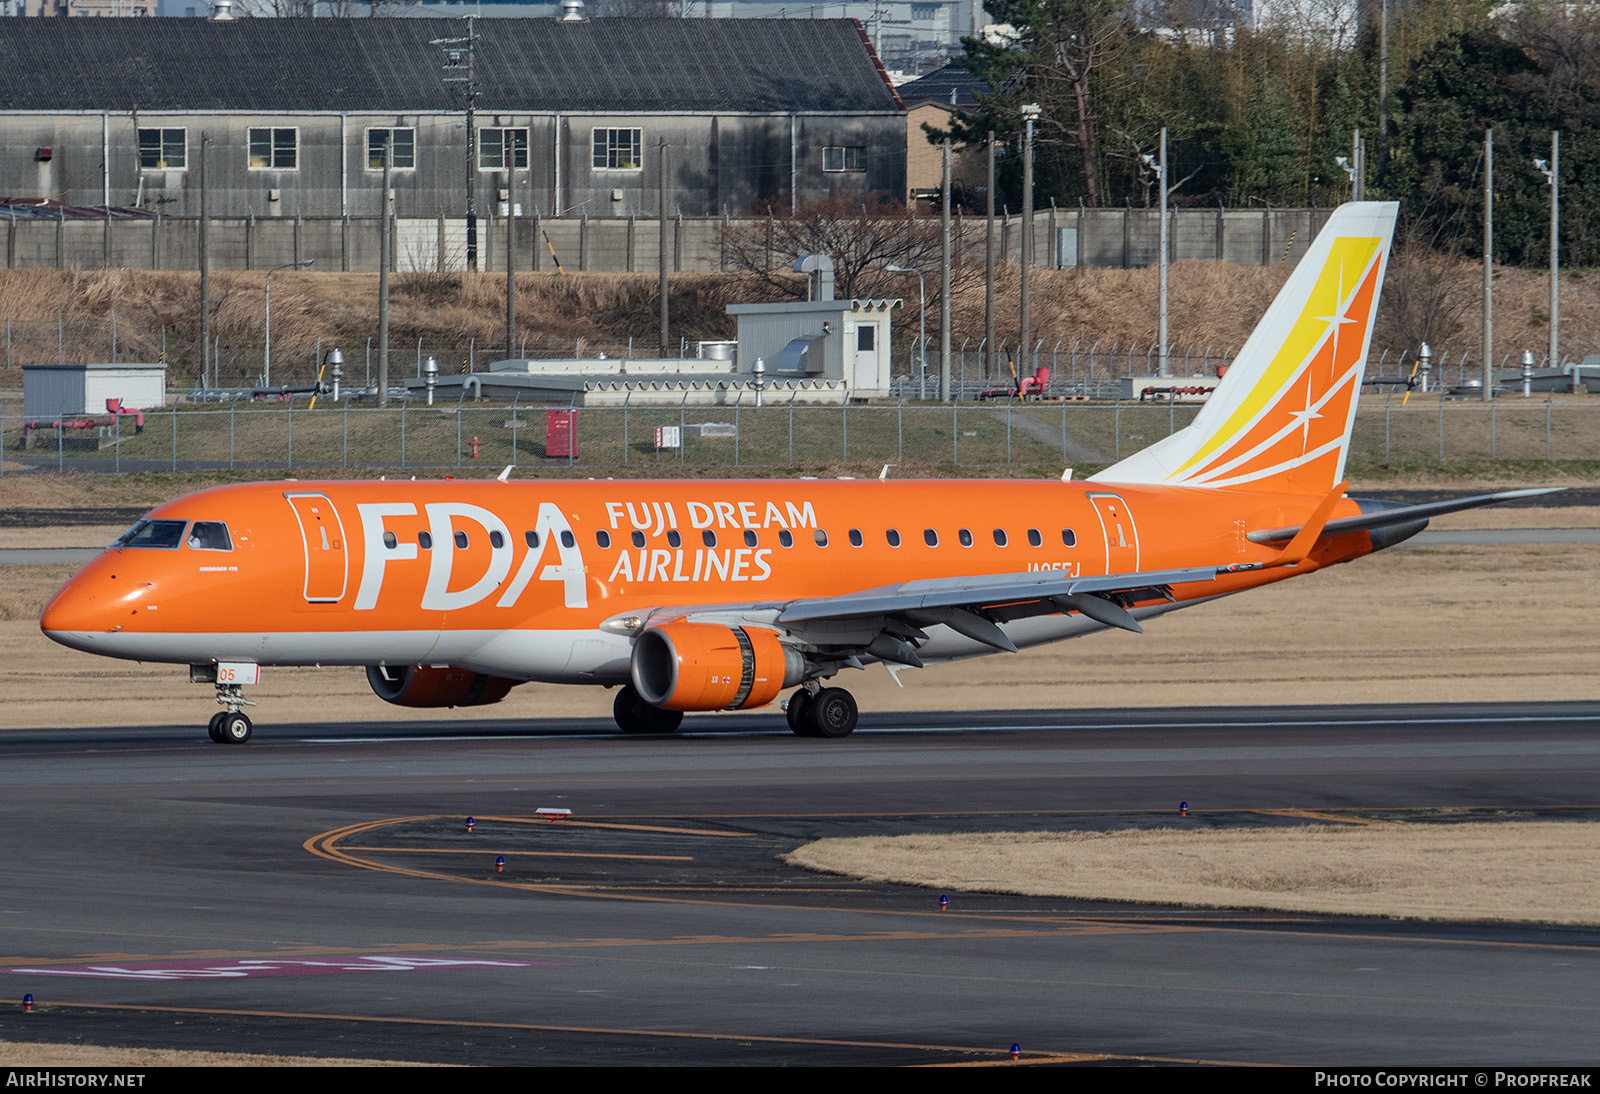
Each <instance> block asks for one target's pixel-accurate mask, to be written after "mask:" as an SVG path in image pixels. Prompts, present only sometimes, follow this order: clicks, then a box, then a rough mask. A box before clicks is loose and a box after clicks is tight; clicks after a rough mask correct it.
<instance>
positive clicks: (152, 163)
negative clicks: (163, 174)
mask: <svg viewBox="0 0 1600 1094" xmlns="http://www.w3.org/2000/svg"><path fill="white" fill-rule="evenodd" d="M188 132H189V131H188V130H186V129H141V130H139V166H140V167H142V168H144V169H145V170H148V171H160V170H167V169H172V170H178V171H181V170H183V169H184V168H185V167H187V166H188V151H189V138H188Z"/></svg>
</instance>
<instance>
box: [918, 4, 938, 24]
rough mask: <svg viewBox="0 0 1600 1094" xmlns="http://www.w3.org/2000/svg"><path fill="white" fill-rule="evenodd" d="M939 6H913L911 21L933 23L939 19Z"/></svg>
mask: <svg viewBox="0 0 1600 1094" xmlns="http://www.w3.org/2000/svg"><path fill="white" fill-rule="evenodd" d="M939 7H940V5H938V4H912V5H911V21H912V22H913V23H931V22H933V21H934V20H935V19H937V18H939Z"/></svg>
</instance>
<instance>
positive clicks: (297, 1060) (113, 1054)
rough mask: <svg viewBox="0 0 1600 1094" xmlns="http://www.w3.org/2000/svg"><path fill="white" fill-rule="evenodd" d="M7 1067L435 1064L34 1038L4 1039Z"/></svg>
mask: <svg viewBox="0 0 1600 1094" xmlns="http://www.w3.org/2000/svg"><path fill="white" fill-rule="evenodd" d="M0 1063H3V1064H4V1065H5V1066H6V1067H96V1068H106V1067H117V1068H131V1067H432V1066H445V1065H432V1064H412V1063H399V1062H396V1061H394V1060H341V1059H336V1058H333V1057H322V1056H258V1055H253V1054H250V1053H244V1052H187V1051H179V1050H177V1049H166V1048H106V1047H101V1046H98V1045H61V1044H49V1043H43V1042H41V1043H38V1044H35V1043H33V1042H31V1041H0Z"/></svg>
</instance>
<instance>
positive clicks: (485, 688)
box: [367, 665, 519, 707]
mask: <svg viewBox="0 0 1600 1094" xmlns="http://www.w3.org/2000/svg"><path fill="white" fill-rule="evenodd" d="M518 682H519V681H516V680H507V679H505V678H504V677H503V676H485V675H484V674H483V673H481V672H469V671H468V670H466V669H457V668H451V667H450V666H448V665H446V666H444V667H443V668H435V667H432V666H429V665H368V666H367V683H369V684H371V685H372V690H373V691H374V692H376V693H377V696H378V698H380V699H382V700H383V701H384V702H386V703H393V704H394V705H395V706H397V707H481V706H487V705H488V704H490V703H498V702H499V701H500V700H502V699H504V698H505V697H506V692H508V691H510V690H511V689H512V688H514V687H516V686H517V684H518Z"/></svg>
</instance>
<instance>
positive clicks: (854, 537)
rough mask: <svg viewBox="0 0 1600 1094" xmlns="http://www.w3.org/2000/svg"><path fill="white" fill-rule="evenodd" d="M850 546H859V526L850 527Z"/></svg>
mask: <svg viewBox="0 0 1600 1094" xmlns="http://www.w3.org/2000/svg"><path fill="white" fill-rule="evenodd" d="M850 546H852V547H859V546H861V529H859V528H852V529H850Z"/></svg>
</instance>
